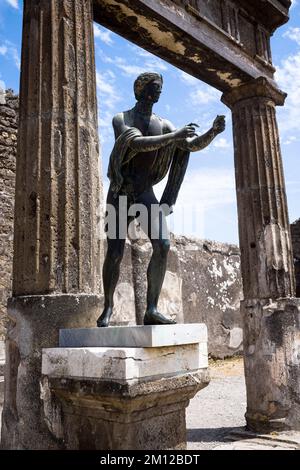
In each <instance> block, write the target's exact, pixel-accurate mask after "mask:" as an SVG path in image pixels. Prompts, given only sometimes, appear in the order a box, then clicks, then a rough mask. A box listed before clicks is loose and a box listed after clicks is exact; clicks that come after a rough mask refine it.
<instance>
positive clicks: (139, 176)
mask: <svg viewBox="0 0 300 470" xmlns="http://www.w3.org/2000/svg"><path fill="white" fill-rule="evenodd" d="M162 84H163V78H162V76H161V75H159V74H157V73H143V74H141V75H139V76H138V78H137V79H136V80H135V83H134V93H135V97H136V100H137V103H136V105H135V106H134V108H132V109H130V110H129V111H125V112H122V113H119V114H117V115H116V116H114V118H113V128H114V132H115V138H116V142H115V145H114V148H113V151H112V153H111V156H110V163H109V168H108V177H109V179H110V182H111V184H110V187H109V191H108V195H107V204H111V205H112V206H113V207H114V208H115V211H116V215H117V227H116V228H117V230H116V237H111V236H109V235H108V236H107V253H106V258H105V261H104V266H103V283H104V295H105V305H104V310H103V313H102V315H101V316H100V318H99V319H98V321H97V326H99V327H105V326H108V324H109V320H110V317H111V314H112V311H113V295H114V291H115V288H116V285H117V282H118V278H119V272H120V263H121V260H122V257H123V252H124V246H125V237H120V236H119V225H120V223H123V224H124V220H123V221H122V220H121V221H120V218H119V217H118V216H119V215H120V213H119V199H120V196H126V197H127V199H126V201H127V208H130V206H132V205H133V204H143V205H144V206H145V207H146V208H147V210H148V214H149V216H148V223H147V228H146V229H144V230H148V232H147V233H146V234H147V235H148V237H149V239H150V241H151V243H152V248H153V253H152V257H151V260H150V263H149V266H148V271H147V280H148V290H147V308H146V313H145V317H144V324H145V325H157V324H172V323H176V322H174V321H172V320H170V319H168V318H166V317H165V316H164V315H163V314H161V313H160V312H158V310H157V304H158V298H159V295H160V291H161V287H162V284H163V280H164V276H165V272H166V265H167V255H168V251H169V248H170V241H169V237H166V236H165V234H164V233H163V230H162V227H163V226H165V225H166V220H165V218H166V215H167V214H168V212H166V211H165V210H159V211H158V212H157V213H156V214H158V215H157V216H154V217H153V215H152V217H151V205H153V204H154V205H156V206H157V207H172V206H173V205H174V204H175V202H176V198H177V195H178V192H179V189H180V186H181V183H182V181H183V178H184V175H185V171H186V168H187V164H188V160H189V154H190V152H196V151H198V150H201V149H203V148H205V147H206V146H207V145H209V144H210V143H211V142H212V140H213V139H214V138H215V137H216V136H217V135H218V134H219V133H221V132H223V130H224V129H225V118H224V116H217V117H216V119H215V121H214V123H213V125H212V127H211V129H210V130H209V131H208V132H206V133H205V134H203V135H200V136H198V135H197V134H196V132H195V127H196V126H197V124H194V123H190V124H188V125H186V126H184V127H183V128H181V129H175V128H174V126H173V125H172V124H171V123H170V122H169V121H167V120H166V119H162V118H160V117H159V116H157V115H156V114H154V113H153V112H152V107H153V104H154V103H156V102H157V101H158V100H159V97H160V94H161V91H162ZM168 171H169V176H168V182H167V185H166V188H165V190H164V193H163V195H162V198H161V200H160V202H158V200H157V199H156V197H155V195H154V192H153V186H154V185H155V184H157V183H159V182H160V181H161V180H162V179H163V178H164V177H165V176H166V174H167V172H168ZM158 204H159V206H158ZM170 211H171V209H170ZM170 211H169V213H170ZM133 219H134V217H132V216H127V217H126V221H125V223H126V227H128V226H129V224H130V222H131V221H132V220H133ZM142 228H143V227H142Z"/></svg>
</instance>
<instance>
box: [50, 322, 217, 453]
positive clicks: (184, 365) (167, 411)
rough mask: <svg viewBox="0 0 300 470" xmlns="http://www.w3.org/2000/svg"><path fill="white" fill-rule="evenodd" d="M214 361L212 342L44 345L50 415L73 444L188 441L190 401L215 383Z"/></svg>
mask: <svg viewBox="0 0 300 470" xmlns="http://www.w3.org/2000/svg"><path fill="white" fill-rule="evenodd" d="M178 326H179V325H178ZM180 326H181V325H180ZM169 328H170V331H168V330H169ZM132 329H133V330H134V329H135V328H134V327H133V328H131V327H127V328H124V332H122V334H123V335H124V337H125V336H126V331H127V335H128V337H129V338H130V337H133V336H132V335H131V331H130V330H132ZM110 330H111V329H110V328H106V329H103V335H104V337H105V334H108V335H109V333H110ZM164 331H165V334H166V338H170V336H171V333H172V331H174V328H172V327H169V326H165V327H164ZM207 367H208V359H207V342H201V343H195V344H183V345H174V346H165V347H152V348H134V347H132V348H120V347H119V348H116V347H98V348H55V349H44V350H43V360H42V373H43V376H44V378H43V383H42V394H41V395H42V397H43V401H44V414H45V417H46V421H47V423H48V426H50V429H51V430H52V432H53V434H54V435H55V436H56V438H57V439H59V440H61V441H62V442H64V446H65V448H67V449H98V450H108V449H111V450H122V449H130V450H138V449H144V450H146V449H149V450H150V449H151V450H154V449H156V450H162V449H185V448H186V424H185V408H186V407H187V405H188V403H189V400H190V398H192V397H193V396H194V395H195V394H196V393H197V391H198V390H201V389H202V388H203V387H205V386H206V385H208V383H209V375H208V371H207Z"/></svg>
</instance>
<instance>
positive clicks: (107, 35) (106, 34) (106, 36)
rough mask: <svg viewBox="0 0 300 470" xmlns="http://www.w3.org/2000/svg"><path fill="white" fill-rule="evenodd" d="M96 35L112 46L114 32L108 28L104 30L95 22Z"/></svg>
mask: <svg viewBox="0 0 300 470" xmlns="http://www.w3.org/2000/svg"><path fill="white" fill-rule="evenodd" d="M94 36H95V38H99V39H100V40H101V41H102V42H104V43H105V44H107V45H108V46H112V45H113V43H114V41H113V40H112V32H111V31H108V30H103V29H102V28H100V26H99V25H98V24H96V23H94Z"/></svg>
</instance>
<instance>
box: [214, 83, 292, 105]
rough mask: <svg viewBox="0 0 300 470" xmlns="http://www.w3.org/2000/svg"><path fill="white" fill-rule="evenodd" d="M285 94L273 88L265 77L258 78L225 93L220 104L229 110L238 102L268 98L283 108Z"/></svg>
mask: <svg viewBox="0 0 300 470" xmlns="http://www.w3.org/2000/svg"><path fill="white" fill-rule="evenodd" d="M286 97H287V94H286V93H284V92H283V91H281V90H280V89H279V88H277V87H275V86H274V84H273V83H271V82H270V81H269V80H267V78H265V77H258V78H256V79H254V80H250V81H249V82H247V83H245V84H243V85H240V86H237V87H234V88H232V90H231V91H229V92H226V93H224V94H223V96H222V99H221V100H222V102H223V103H224V104H226V106H228V107H229V108H232V107H234V105H235V104H236V103H238V102H240V101H243V100H247V99H251V98H269V99H271V100H272V101H273V102H274V104H276V105H277V106H283V105H284V102H285V99H286Z"/></svg>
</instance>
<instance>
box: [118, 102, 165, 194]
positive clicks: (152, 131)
mask: <svg viewBox="0 0 300 470" xmlns="http://www.w3.org/2000/svg"><path fill="white" fill-rule="evenodd" d="M120 119H122V120H123V123H124V128H126V127H136V128H137V129H139V130H140V131H141V133H142V134H143V136H155V135H162V134H163V133H164V132H166V130H165V126H164V120H163V119H161V118H160V117H159V116H157V115H156V114H152V115H151V116H145V115H143V114H140V113H137V112H134V110H129V111H125V112H124V113H121V114H120ZM115 136H116V138H117V137H119V135H118V133H117V132H116V129H115ZM157 153H158V152H157V150H156V151H151V152H141V153H138V154H136V155H135V156H134V158H133V159H132V160H131V161H130V162H129V163H128V164H126V165H125V166H124V168H123V171H122V174H123V177H124V182H125V184H126V183H130V184H132V185H133V188H134V192H135V193H141V192H142V191H144V190H145V189H148V188H150V187H151V186H152V185H153V180H152V171H153V168H154V165H155V160H156V157H157Z"/></svg>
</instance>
